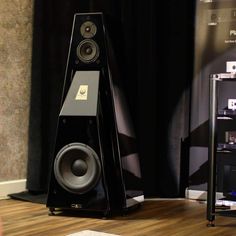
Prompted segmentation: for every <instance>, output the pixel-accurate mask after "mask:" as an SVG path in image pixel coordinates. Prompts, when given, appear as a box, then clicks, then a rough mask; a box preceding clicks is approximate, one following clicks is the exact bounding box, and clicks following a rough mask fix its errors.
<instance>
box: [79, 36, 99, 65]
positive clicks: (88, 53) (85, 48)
mask: <svg viewBox="0 0 236 236" xmlns="http://www.w3.org/2000/svg"><path fill="white" fill-rule="evenodd" d="M76 53H77V56H78V58H79V59H80V60H81V61H82V62H84V63H91V62H94V61H96V60H97V58H98V56H99V47H98V45H97V43H96V42H95V41H94V40H92V39H85V40H83V41H81V42H80V44H79V45H78V47H77V50H76Z"/></svg>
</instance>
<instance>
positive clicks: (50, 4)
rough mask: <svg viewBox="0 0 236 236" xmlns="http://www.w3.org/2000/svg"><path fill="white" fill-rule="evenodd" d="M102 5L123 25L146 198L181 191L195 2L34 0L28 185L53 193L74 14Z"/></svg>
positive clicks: (129, 91)
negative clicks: (51, 181)
mask: <svg viewBox="0 0 236 236" xmlns="http://www.w3.org/2000/svg"><path fill="white" fill-rule="evenodd" d="M97 11H102V12H104V13H105V14H107V15H110V16H112V17H113V18H115V19H116V20H118V21H120V23H121V26H122V34H123V35H122V37H123V40H124V41H123V45H122V48H120V50H122V51H123V53H124V58H123V61H124V65H125V68H126V70H125V71H126V75H125V78H126V79H125V81H124V88H125V92H126V95H127V99H128V103H129V105H130V111H131V115H132V118H133V121H134V125H135V130H136V134H137V138H138V147H139V152H140V157H141V168H142V169H141V170H142V175H143V180H144V193H145V196H147V197H154V196H160V197H166V196H167V197H175V196H180V195H181V183H182V182H181V181H180V180H181V175H182V171H180V169H181V166H182V162H181V161H182V159H183V160H185V158H183V155H182V154H181V153H182V152H181V145H180V144H181V140H182V139H184V138H185V136H188V135H187V134H188V129H189V121H188V118H189V85H190V83H191V79H192V64H193V62H192V58H193V55H192V52H193V25H194V2H193V1H192V2H191V1H189V0H183V1H181V2H179V1H174V0H170V1H168V2H166V1H163V2H162V3H160V2H158V1H155V0H149V1H147V0H146V1H144V0H140V1H135V0H128V1H127V0H119V1H118V0H110V1H109V0H100V1H98V0H97V1H95V0H94V1H88V0H68V1H63V0H57V1H55V0H51V1H46V0H35V3H34V22H33V25H34V28H33V29H34V31H33V57H32V88H31V110H30V131H29V135H30V139H29V158H28V171H27V189H28V190H29V191H32V192H46V191H47V186H48V181H49V173H50V171H51V170H50V169H51V162H52V155H53V144H54V137H55V131H56V121H57V116H58V113H59V107H60V102H61V101H60V99H61V92H62V85H63V79H64V73H65V67H66V60H67V53H68V49H69V41H70V34H71V29H72V21H73V16H74V14H75V13H77V12H97ZM186 168H187V165H186ZM185 171H187V169H185Z"/></svg>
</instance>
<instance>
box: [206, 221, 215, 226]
mask: <svg viewBox="0 0 236 236" xmlns="http://www.w3.org/2000/svg"><path fill="white" fill-rule="evenodd" d="M214 226H215V222H214V221H208V223H207V227H214Z"/></svg>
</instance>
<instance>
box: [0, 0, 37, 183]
mask: <svg viewBox="0 0 236 236" xmlns="http://www.w3.org/2000/svg"><path fill="white" fill-rule="evenodd" d="M32 6H33V2H32V0H20V1H19V0H12V1H9V0H1V2H0V166H1V168H0V182H2V181H8V180H15V179H24V178H25V177H26V164H27V152H28V148H27V147H28V122H29V97H30V78H31V42H32V8H33V7H32Z"/></svg>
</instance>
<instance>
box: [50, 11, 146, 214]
mask: <svg viewBox="0 0 236 236" xmlns="http://www.w3.org/2000/svg"><path fill="white" fill-rule="evenodd" d="M105 23H106V21H105V18H104V15H103V14H102V13H89V14H87V13H82V14H75V16H74V22H73V28H72V35H71V42H70V48H69V54H68V60H67V67H66V73H65V81H64V89H63V92H62V102H61V110H60V114H59V117H58V125H57V134H56V137H55V150H54V156H53V165H52V168H51V180H50V184H49V191H48V199H47V207H48V208H49V209H50V211H51V212H52V213H55V212H56V211H57V210H60V211H66V210H76V211H80V212H86V213H88V212H89V213H92V214H94V213H102V214H103V215H107V214H110V213H112V212H122V211H126V210H128V209H130V208H133V207H136V206H139V205H140V204H141V203H142V202H143V200H144V196H143V191H142V178H141V171H140V160H139V155H138V152H137V147H136V138H135V134H134V131H133V127H132V122H131V119H130V116H129V110H128V107H127V104H126V100H125V96H124V93H123V92H122V89H121V87H120V85H119V84H120V83H119V82H120V81H119V80H120V77H119V76H118V74H119V69H118V67H117V64H116V63H115V61H116V58H115V54H114V51H113V50H112V46H111V45H112V43H111V41H110V39H109V37H108V32H107V29H106V24H105Z"/></svg>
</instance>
